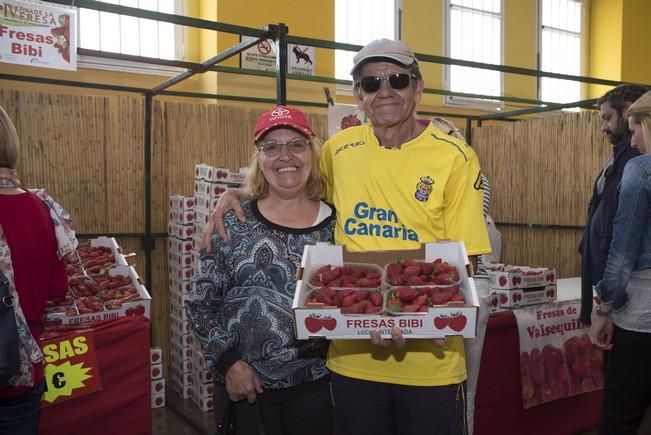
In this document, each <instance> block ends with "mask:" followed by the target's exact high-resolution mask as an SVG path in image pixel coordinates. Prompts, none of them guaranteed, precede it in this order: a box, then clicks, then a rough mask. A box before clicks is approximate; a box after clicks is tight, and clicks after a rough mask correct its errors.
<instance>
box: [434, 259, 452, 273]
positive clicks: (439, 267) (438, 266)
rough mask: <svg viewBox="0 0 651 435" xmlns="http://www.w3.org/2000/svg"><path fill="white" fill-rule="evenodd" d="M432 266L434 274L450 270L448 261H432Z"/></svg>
mask: <svg viewBox="0 0 651 435" xmlns="http://www.w3.org/2000/svg"><path fill="white" fill-rule="evenodd" d="M432 266H433V272H434V275H440V274H442V273H447V272H448V271H449V270H450V266H448V263H445V262H439V263H434V264H433V265H432Z"/></svg>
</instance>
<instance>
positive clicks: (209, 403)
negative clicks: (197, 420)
mask: <svg viewBox="0 0 651 435" xmlns="http://www.w3.org/2000/svg"><path fill="white" fill-rule="evenodd" d="M190 398H191V399H192V402H193V403H194V404H195V405H197V407H198V408H199V409H200V410H201V411H203V412H208V411H211V410H212V409H213V398H212V397H208V398H206V397H202V396H200V395H199V393H197V392H196V391H195V390H193V389H192V388H190Z"/></svg>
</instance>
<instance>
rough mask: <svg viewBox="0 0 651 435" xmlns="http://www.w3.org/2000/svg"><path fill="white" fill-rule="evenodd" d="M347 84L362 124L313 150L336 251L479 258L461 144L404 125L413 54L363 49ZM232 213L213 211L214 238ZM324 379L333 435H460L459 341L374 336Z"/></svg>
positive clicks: (482, 240)
mask: <svg viewBox="0 0 651 435" xmlns="http://www.w3.org/2000/svg"><path fill="white" fill-rule="evenodd" d="M352 75H353V93H354V96H355V99H356V101H357V105H358V107H359V109H360V110H364V111H365V112H366V114H367V115H368V117H369V118H370V120H371V124H368V125H362V126H358V127H351V128H348V129H345V130H343V131H341V132H339V133H337V134H336V135H334V136H333V137H331V138H330V139H329V140H328V141H327V142H326V143H325V144H324V146H323V150H322V154H321V169H322V171H323V174H324V177H325V179H326V180H327V198H326V199H327V201H328V202H330V203H332V204H333V205H334V206H335V208H336V209H337V226H336V230H335V241H336V243H337V244H340V245H345V246H346V247H347V248H348V249H349V250H364V251H368V250H389V249H414V248H418V247H419V246H420V244H421V243H424V242H429V241H436V240H440V239H451V240H461V241H463V242H465V245H466V250H467V252H468V255H470V256H471V257H474V256H477V255H480V254H485V253H488V252H490V244H489V240H488V234H487V231H486V225H485V223H484V216H483V212H482V189H481V173H480V167H479V162H478V161H477V156H476V154H475V152H474V151H473V150H472V148H470V147H469V146H468V145H467V144H466V143H465V142H464V141H462V140H459V139H456V138H453V137H451V136H447V135H445V134H443V133H442V132H441V131H440V130H439V129H437V128H436V127H435V126H434V125H432V124H429V125H422V124H420V123H418V122H417V121H416V118H415V109H416V105H417V104H418V102H419V101H420V99H421V97H422V95H423V89H424V82H423V78H422V75H421V72H420V69H419V66H418V62H417V60H416V57H415V56H414V54H413V52H412V51H411V50H410V49H409V48H408V47H407V46H406V45H405V44H404V43H402V42H400V41H392V40H387V39H380V40H376V41H373V42H371V43H369V44H368V45H367V46H365V47H364V48H362V49H361V50H360V51H359V52H358V53H357V54H356V56H355V57H354V67H353V70H352ZM236 202H237V201H230V200H224V201H222V204H221V205H220V207H218V209H217V210H216V212H215V216H214V217H213V221H214V224H215V225H217V227H218V228H217V231H221V230H220V226H221V222H220V221H221V218H220V216H221V215H222V214H223V213H224V212H225V211H226V210H227V209H228V208H231V206H233V207H235V203H236ZM236 212H237V211H236ZM378 229H380V230H378ZM222 236H223V235H222ZM328 368H329V369H330V371H331V372H332V376H331V385H332V393H333V399H334V402H335V429H336V430H335V433H337V435H361V434H373V435H383V434H386V435H389V434H400V435H408V434H413V435H424V434H437V435H453V434H454V435H456V434H458V435H462V434H465V433H466V403H465V400H466V398H465V396H466V391H465V379H466V364H465V355H464V344H463V339H462V338H461V337H448V338H447V339H446V340H445V341H441V340H439V341H438V342H436V341H434V340H425V339H410V340H405V339H404V337H402V335H401V334H400V331H399V330H394V333H393V336H392V340H382V339H381V338H380V337H379V335H378V334H377V333H374V334H372V338H371V340H369V341H364V340H334V341H332V342H331V344H330V350H329V353H328Z"/></svg>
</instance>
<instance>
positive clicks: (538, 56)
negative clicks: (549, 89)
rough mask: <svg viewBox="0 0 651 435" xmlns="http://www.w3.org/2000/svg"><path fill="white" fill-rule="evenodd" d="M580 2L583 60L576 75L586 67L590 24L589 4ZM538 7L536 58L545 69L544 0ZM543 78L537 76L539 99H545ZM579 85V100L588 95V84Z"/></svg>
mask: <svg viewBox="0 0 651 435" xmlns="http://www.w3.org/2000/svg"><path fill="white" fill-rule="evenodd" d="M577 1H578V2H579V3H581V32H580V33H579V34H578V35H579V41H580V43H579V46H580V56H581V61H580V62H579V72H578V73H577V74H574V75H583V74H584V72H585V69H586V47H585V44H586V40H587V39H586V38H587V33H586V32H587V25H588V11H587V10H586V8H587V6H588V4H587V2H586V1H585V0H577ZM537 6H538V7H537V9H536V12H537V14H538V17H537V23H536V25H537V31H536V39H537V46H536V48H537V53H536V60H537V64H538V65H537V67H538V71H543V69H542V40H543V23H542V20H543V10H542V8H543V0H538V1H537ZM549 28H550V29H554V30H557V31H560V32H565V33H568V34H576V32H572V31H570V30H565V29H557V28H555V27H551V26H550V27H549ZM545 72H555V71H545ZM542 80H543V77H541V76H538V77H536V96H537V97H538V99H539V100H541V101H543V96H542ZM576 83H578V85H579V100H582V99H584V98H585V95H586V93H587V92H586V86H587V84H585V83H582V82H576ZM562 110H578V109H562Z"/></svg>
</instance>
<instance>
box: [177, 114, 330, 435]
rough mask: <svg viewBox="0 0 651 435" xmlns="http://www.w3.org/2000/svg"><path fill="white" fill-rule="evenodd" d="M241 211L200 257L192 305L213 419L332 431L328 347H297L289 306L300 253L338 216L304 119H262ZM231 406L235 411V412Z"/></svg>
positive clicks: (254, 427) (281, 429) (245, 429)
mask: <svg viewBox="0 0 651 435" xmlns="http://www.w3.org/2000/svg"><path fill="white" fill-rule="evenodd" d="M254 141H255V147H256V151H255V153H254V154H253V157H252V159H251V165H250V166H249V174H248V176H247V180H246V187H245V193H246V198H247V199H245V200H243V201H242V207H243V209H244V212H245V214H246V222H240V221H239V220H238V219H237V217H236V216H235V214H234V213H232V212H231V213H228V214H227V215H226V216H225V218H224V223H225V226H226V231H227V233H228V241H223V240H222V239H221V238H220V237H219V236H218V235H217V233H215V234H214V235H213V237H212V247H211V249H210V251H209V252H204V253H203V254H202V256H201V258H200V259H199V264H198V267H197V272H196V275H195V277H194V280H193V284H192V289H191V292H190V301H189V302H188V303H187V304H186V306H187V312H188V318H189V319H190V324H191V327H192V329H193V331H194V334H195V335H196V336H197V337H198V338H199V340H200V341H201V342H202V343H203V345H204V346H205V355H206V361H207V364H208V366H209V367H211V369H212V371H213V372H214V373H215V374H216V378H217V379H218V382H217V388H216V389H215V400H214V402H215V418H216V419H217V421H218V422H220V424H233V422H234V430H235V433H237V434H258V433H260V426H261V425H263V426H264V429H265V430H266V432H267V433H270V434H300V433H310V434H332V432H333V411H332V401H331V398H330V389H329V377H328V370H327V369H326V367H325V361H324V358H323V357H324V356H325V354H324V353H322V352H321V351H322V350H325V349H323V348H324V347H325V345H323V344H322V343H325V342H319V343H316V342H312V341H310V342H306V343H299V342H298V341H297V340H296V339H295V336H294V317H293V312H292V308H291V306H292V300H293V297H294V291H295V288H296V272H297V270H298V269H299V268H300V264H301V257H302V255H303V247H304V246H305V245H310V244H315V243H317V242H327V241H332V239H333V233H334V227H335V211H334V209H333V208H332V207H330V206H329V205H327V204H325V203H324V202H322V201H320V198H321V197H322V196H323V195H322V194H323V189H324V184H323V180H322V177H321V174H320V172H319V164H318V162H319V147H318V145H317V143H316V142H315V138H314V133H313V132H312V129H311V128H310V125H309V123H308V121H307V118H306V116H305V114H303V113H302V112H301V111H299V110H296V109H292V108H288V107H285V106H276V107H274V108H272V109H271V110H269V111H267V112H265V113H263V114H262V116H260V118H259V119H258V121H257V123H256V127H255V132H254ZM233 410H234V412H233Z"/></svg>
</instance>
